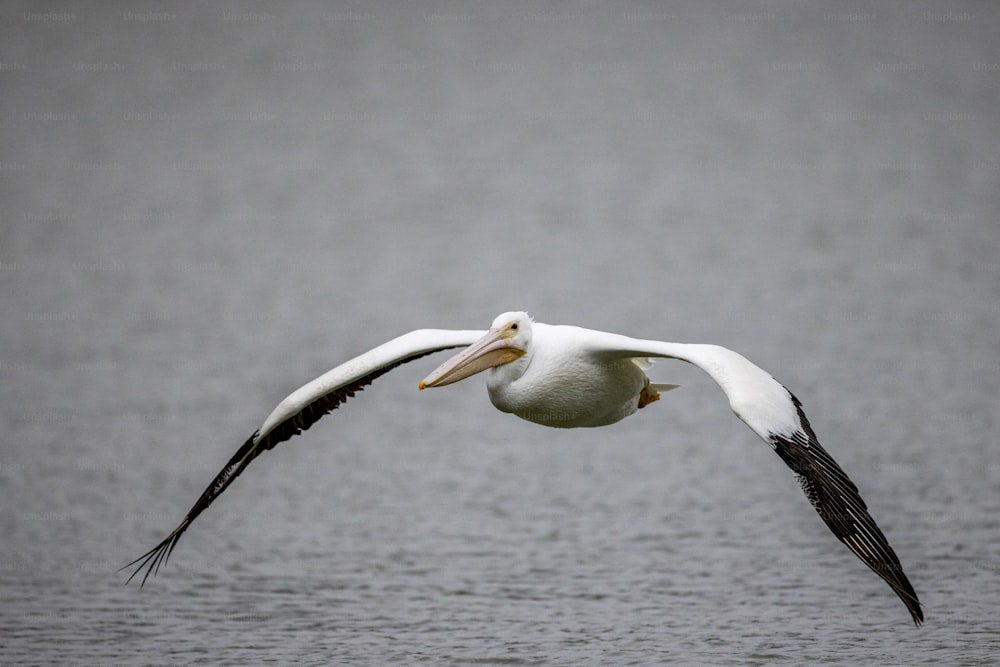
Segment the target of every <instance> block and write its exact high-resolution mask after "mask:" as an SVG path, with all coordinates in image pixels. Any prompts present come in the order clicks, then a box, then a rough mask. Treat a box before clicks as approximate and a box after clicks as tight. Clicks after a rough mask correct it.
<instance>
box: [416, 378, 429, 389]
mask: <svg viewBox="0 0 1000 667" xmlns="http://www.w3.org/2000/svg"><path fill="white" fill-rule="evenodd" d="M426 386H427V385H426V384H424V382H423V381H422V380H421V382H420V384H419V385H417V388H418V389H419V390H420V391H423V390H424V387H426Z"/></svg>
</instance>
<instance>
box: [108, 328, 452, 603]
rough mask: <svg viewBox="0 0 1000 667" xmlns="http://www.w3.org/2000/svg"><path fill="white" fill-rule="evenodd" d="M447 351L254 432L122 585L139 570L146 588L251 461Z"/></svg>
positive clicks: (364, 380) (381, 371) (369, 378)
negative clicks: (371, 388) (187, 532)
mask: <svg viewBox="0 0 1000 667" xmlns="http://www.w3.org/2000/svg"><path fill="white" fill-rule="evenodd" d="M449 347H460V346H457V345H448V346H445V347H442V348H439V349H432V350H427V351H422V352H416V353H414V354H411V355H410V356H408V357H406V358H404V359H400V360H398V361H394V362H392V363H390V364H386V365H385V366H382V367H380V368H376V369H375V370H373V371H372V372H371V373H368V374H367V375H365V376H363V377H360V378H358V379H357V380H355V381H353V382H350V383H347V384H345V385H343V386H341V387H338V388H336V389H334V390H333V391H331V392H330V393H328V394H325V395H323V396H320V397H318V398H317V399H316V400H314V401H313V402H312V403H310V404H308V405H306V406H305V407H304V408H303V409H302V410H301V411H300V412H298V413H296V414H294V415H291V416H290V417H288V418H287V419H286V420H285V421H283V422H281V423H280V424H278V425H277V426H275V427H274V428H273V429H271V431H270V432H268V433H267V434H265V435H264V436H263V437H261V436H260V432H259V431H254V434H253V435H251V436H250V437H249V438H248V439H247V441H246V442H244V443H243V446H242V447H240V448H239V450H237V452H236V454H234V455H233V456H232V458H230V459H229V462H228V463H226V465H225V466H223V468H222V470H221V471H219V474H217V475H216V476H215V479H214V480H212V483H211V484H209V485H208V488H206V489H205V490H204V492H202V494H201V497H200V498H198V501H197V502H196V503H195V504H194V506H193V507H192V508H191V509H190V510H189V511H188V513H187V516H185V517H184V520H183V521H182V522H181V524H180V525H179V526H177V528H175V529H174V531H173V532H172V533H170V535H168V536H167V537H166V539H164V540H163V541H162V542H160V543H159V544H157V545H156V546H155V547H153V548H152V549H150V550H149V551H147V552H146V553H144V554H143V555H141V556H139V557H138V558H136V559H135V560H134V561H132V562H131V563H129V564H128V565H125V566H123V567H122V568H120V569H119V572H120V571H121V570H125V569H128V568H130V567H132V566H133V565H136V564H137V563H138V566H137V567H136V568H135V570H134V571H133V572H132V574H131V575H130V576H129V578H128V579H127V580H126V581H125V584H126V585H128V583H129V582H131V581H132V580H133V579H134V578H135V577H136V575H138V574H139V572H141V571H142V570H143V569H145V570H146V573H145V574H144V575H143V577H142V581H141V582H140V584H139V588H142V587H143V586H144V585H145V584H146V580H147V579H149V576H150V575H153V576H156V573H157V572H159V570H160V566H161V565H166V563H167V559H169V558H170V554H171V553H172V552H173V550H174V547H175V546H177V541H178V540H180V537H181V535H182V534H183V533H184V531H185V530H187V527H188V526H189V525H190V524H191V522H192V521H194V520H195V518H196V517H197V516H198V515H199V514H201V513H202V512H203V511H205V509H207V508H208V506H209V505H211V504H212V502H213V501H214V500H215V499H216V498H218V497H219V496H220V495H221V494H222V492H223V491H225V490H226V488H228V487H229V485H230V484H232V483H233V480H235V479H236V478H237V477H239V475H240V473H242V472H243V471H244V470H245V469H246V467H247V466H248V465H250V462H251V461H253V460H254V459H255V458H257V457H258V456H260V455H261V454H262V453H264V452H266V451H268V450H270V449H273V448H274V446H275V445H277V444H278V443H281V442H284V441H285V440H288V439H289V438H291V437H293V436H296V435H298V434H300V433H302V431H305V430H306V429H308V428H309V427H310V426H312V425H313V424H315V423H316V422H317V421H319V420H320V418H322V417H323V416H324V415H326V414H329V413H330V412H331V411H333V410H335V409H336V408H337V407H338V406H339V405H340V404H341V403H343V402H344V401H346V400H347V399H348V398H350V397H352V396H354V394H355V393H357V392H359V391H362V390H363V389H364V388H365V386H366V385H369V384H371V383H372V382H374V381H375V380H376V379H378V378H379V377H381V376H383V375H385V374H386V373H388V372H389V371H391V370H393V369H394V368H398V367H399V366H401V365H403V364H405V363H408V362H411V361H414V360H415V359H420V358H421V357H425V356H427V355H428V354H432V353H434V352H438V351H439V350H441V349H447V348H449Z"/></svg>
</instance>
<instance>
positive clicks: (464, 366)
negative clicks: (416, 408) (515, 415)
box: [420, 331, 524, 389]
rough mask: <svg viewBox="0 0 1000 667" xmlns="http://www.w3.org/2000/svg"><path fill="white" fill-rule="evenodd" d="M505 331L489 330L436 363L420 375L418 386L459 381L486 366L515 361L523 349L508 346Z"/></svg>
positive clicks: (508, 339)
mask: <svg viewBox="0 0 1000 667" xmlns="http://www.w3.org/2000/svg"><path fill="white" fill-rule="evenodd" d="M507 333H508V332H506V331H491V332H489V333H488V334H486V335H485V336H483V337H482V338H480V339H479V340H478V341H476V342H475V343H473V344H472V345H470V346H469V347H467V348H465V349H464V350H462V351H461V352H459V353H458V354H456V355H455V356H454V357H452V358H451V359H449V360H448V361H446V362H444V363H443V364H441V365H440V366H438V367H437V368H436V369H435V370H434V371H433V372H432V373H431V374H430V375H428V376H427V377H425V378H424V379H423V381H422V382H421V383H420V388H421V389H424V388H426V387H443V386H445V385H446V384H451V383H453V382H458V381H459V380H464V379H465V378H467V377H469V376H471V375H475V374H476V373H480V372H482V371H485V370H486V369H487V368H493V367H494V366H500V365H501V364H506V363H509V362H511V361H514V360H515V359H517V358H518V357H520V356H521V355H523V354H524V350H519V349H518V348H516V347H513V346H511V339H510V338H509V336H508V335H505V334H507Z"/></svg>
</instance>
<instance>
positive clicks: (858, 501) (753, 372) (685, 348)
mask: <svg viewBox="0 0 1000 667" xmlns="http://www.w3.org/2000/svg"><path fill="white" fill-rule="evenodd" d="M585 338H586V340H587V341H588V345H589V347H590V348H591V351H592V353H593V354H595V355H596V356H598V357H599V358H601V359H605V360H607V359H620V358H623V357H665V358H671V359H679V360H681V361H686V362H688V363H691V364H694V365H695V366H697V367H699V368H701V369H702V370H704V371H705V372H707V373H708V374H709V375H711V376H712V379H714V380H715V381H716V382H717V383H718V384H719V386H721V387H722V389H723V391H725V392H726V396H727V397H728V398H729V404H730V406H731V407H732V409H733V412H735V413H736V415H737V416H738V417H739V418H740V419H742V420H743V421H744V422H745V423H746V424H747V426H749V427H750V428H751V429H752V430H753V431H754V432H755V433H756V434H757V435H759V436H760V437H761V438H762V439H763V440H764V442H766V443H767V444H769V445H770V446H771V448H772V449H774V451H775V452H776V453H777V454H778V456H779V457H781V460H782V461H784V462H785V463H786V464H787V465H788V467H789V468H791V469H792V472H793V473H795V476H796V478H797V479H798V481H799V484H800V485H801V486H802V490H803V491H804V492H805V494H806V497H807V498H808V499H809V502H810V503H812V505H813V507H815V508H816V511H817V512H818V513H819V515H820V517H821V518H822V519H823V521H824V522H826V525H827V526H829V528H830V530H831V531H832V532H833V534H834V535H836V536H837V539H838V540H840V541H841V542H843V543H844V544H845V545H847V548H848V549H850V550H851V551H852V552H854V554H855V555H856V556H857V557H858V558H860V559H861V561H862V562H864V564H865V565H867V566H868V567H870V568H871V569H872V570H873V571H874V572H875V573H876V574H878V575H879V576H880V577H882V579H884V580H885V581H886V583H887V584H889V586H890V587H892V590H893V591H895V592H896V595H898V596H899V598H900V599H901V600H902V601H903V604H905V605H906V608H907V610H909V612H910V615H911V616H912V617H913V622H914V623H916V624H917V625H920V623H921V622H923V620H924V614H923V611H922V610H921V608H920V601H919V600H918V599H917V594H916V592H915V591H914V590H913V586H912V585H910V581H909V580H908V579H907V578H906V574H905V573H904V572H903V567H902V565H900V563H899V558H897V557H896V553H895V552H894V551H893V550H892V547H891V546H889V541H888V540H887V539H886V537H885V535H884V534H882V531H881V530H880V529H879V527H878V525H877V524H876V523H875V519H873V518H872V517H871V515H870V514H869V513H868V507H867V505H865V501H864V500H862V498H861V495H860V494H859V493H858V487H857V486H855V484H854V482H852V481H851V479H850V478H849V477H848V476H847V473H845V472H844V470H843V469H842V468H841V467H840V466H839V465H838V464H837V462H836V461H834V460H833V457H831V456H830V455H829V454H828V453H827V451H826V450H825V449H823V447H822V446H821V445H820V444H819V441H818V440H817V439H816V434H815V432H814V431H813V429H812V426H810V424H809V420H808V419H806V415H805V413H804V412H803V411H802V404H801V403H800V402H799V399H797V398H796V397H795V396H794V395H793V394H792V393H791V392H790V391H788V389H786V388H785V387H784V386H782V385H781V383H779V382H778V381H777V380H775V379H774V378H773V377H771V375H769V374H768V373H767V372H766V371H764V370H763V369H761V368H760V367H758V366H756V365H754V364H753V363H751V362H750V361H749V360H747V359H746V358H744V357H743V356H742V355H740V354H738V353H736V352H733V351H732V350H729V349H727V348H724V347H719V346H717V345H686V344H680V343H665V342H660V341H649V340H636V339H633V338H628V337H626V336H618V335H615V334H606V333H603V332H596V331H595V332H588V335H587V336H586V337H585Z"/></svg>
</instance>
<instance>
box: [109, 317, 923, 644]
mask: <svg viewBox="0 0 1000 667" xmlns="http://www.w3.org/2000/svg"><path fill="white" fill-rule="evenodd" d="M465 346H468V347H466V349H465V350H463V351H461V352H460V353H459V354H457V355H455V356H454V357H452V358H451V359H449V360H448V361H446V362H445V363H444V364H442V365H441V366H439V367H438V368H437V369H436V370H434V372H432V373H431V374H430V375H428V376H427V377H426V378H424V380H423V382H421V383H420V388H421V389H424V388H426V387H440V386H444V385H447V384H451V383H453V382H458V381H459V380H462V379H465V378H467V377H469V376H471V375H475V374H476V373H479V372H481V371H485V370H487V369H489V374H488V375H487V383H486V386H487V389H488V391H489V396H490V400H491V401H492V402H493V405H495V406H496V407H497V408H498V409H499V410H501V411H503V412H510V413H513V414H515V415H517V416H518V417H521V418H522V419H527V420H528V421H531V422H535V423H537V424H542V425H543V426H554V427H560V428H572V427H577V426H605V425H607V424H613V423H615V422H617V421H619V420H621V419H623V418H625V417H627V416H629V415H631V414H633V413H634V412H635V411H636V410H637V409H639V408H642V407H644V406H646V405H647V404H649V403H650V402H652V401H655V400H657V399H658V398H659V392H660V391H665V390H668V389H673V388H674V387H675V385H657V384H651V383H650V380H649V378H647V377H646V373H645V371H646V370H648V368H649V366H650V363H651V361H650V360H651V359H652V358H656V357H662V358H667V359H679V360H681V361H686V362H688V363H691V364H694V365H695V366H697V367H698V368H701V369H702V370H704V371H705V372H706V373H708V374H709V375H710V376H711V377H712V379H713V380H715V381H716V382H717V383H718V384H719V386H720V387H722V390H723V391H724V392H725V393H726V396H727V397H728V399H729V405H730V407H731V408H732V409H733V412H735V413H736V415H737V416H738V417H739V418H740V419H742V420H743V421H744V422H745V423H746V424H747V426H749V427H750V428H751V429H752V430H753V431H754V433H756V434H757V435H759V436H760V437H761V438H763V440H764V441H765V442H766V443H767V444H768V445H770V446H771V448H772V449H773V450H774V451H775V452H776V453H777V454H778V456H780V457H781V459H782V460H783V461H784V462H785V463H786V464H787V465H788V467H789V468H791V469H792V472H793V473H794V474H795V476H796V477H797V478H798V481H799V483H800V484H801V486H802V490H803V491H805V494H806V497H807V498H808V499H809V502H811V503H812V505H813V507H815V508H816V511H817V512H819V515H820V517H822V519H823V521H825V522H826V524H827V526H829V527H830V530H831V531H833V534H834V535H836V536H837V539H839V540H840V541H841V542H843V543H844V544H845V545H847V548H848V549H850V550H851V551H852V552H854V554H855V555H856V556H857V557H858V558H860V559H861V560H862V561H863V562H864V563H865V565H867V566H868V567H870V568H871V569H872V570H873V571H874V572H875V573H876V574H878V575H879V576H880V577H882V579H884V580H885V581H886V582H887V583H888V584H889V586H891V587H892V590H893V591H895V592H896V595H898V596H899V597H900V599H901V600H902V601H903V603H904V604H905V605H906V608H907V609H908V610H909V612H910V614H911V616H912V617H913V621H914V623H916V624H917V625H919V624H920V623H921V622H922V621H923V611H922V610H921V608H920V601H919V600H918V599H917V594H916V592H914V590H913V587H912V586H911V585H910V582H909V580H908V579H907V578H906V575H905V574H904V573H903V568H902V566H901V565H900V563H899V559H898V558H897V557H896V554H895V552H894V551H893V550H892V547H890V546H889V542H888V540H886V538H885V535H883V534H882V531H881V530H880V529H879V527H878V526H877V525H876V524H875V520H874V519H872V517H871V515H870V514H869V513H868V508H867V506H866V505H865V502H864V500H862V499H861V496H860V495H859V494H858V488H857V487H856V486H855V485H854V483H853V482H852V481H851V480H850V479H849V478H848V476H847V474H846V473H845V472H844V471H843V470H842V469H841V467H840V466H839V465H837V462H836V461H834V460H833V458H832V457H831V456H830V455H829V454H828V453H827V452H826V450H825V449H823V447H821V446H820V444H819V442H818V441H817V439H816V434H815V433H814V432H813V429H812V427H811V426H810V425H809V421H808V420H807V419H806V416H805V413H803V411H802V404H801V403H800V402H799V400H798V399H797V398H796V397H795V396H794V395H792V393H791V392H789V391H788V390H787V389H785V387H784V386H782V385H781V384H780V383H779V382H778V381H777V380H775V379H774V378H773V377H771V376H770V375H769V374H768V373H767V372H765V371H764V370H762V369H761V368H759V367H757V366H755V365H754V364H752V363H751V362H750V361H748V360H747V359H746V358H744V357H743V356H742V355H740V354H737V353H736V352H733V351H732V350H729V349H726V348H724V347H719V346H717V345H697V344H694V345H691V344H681V343H665V342H661V341H655V340H639V339H635V338H629V337H627V336H620V335H617V334H611V333H605V332H603V331H594V330H591V329H581V328H579V327H572V326H552V325H548V324H541V323H538V322H533V321H532V320H531V318H530V317H529V316H528V315H527V313H523V312H509V313H503V314H502V315H500V316H498V317H497V318H496V319H495V320H494V321H493V324H492V325H491V326H490V328H489V331H486V332H483V331H450V330H444V329H420V330H417V331H411V332H410V333H408V334H404V335H402V336H400V337H398V338H394V339H393V340H391V341H389V342H388V343H385V344H384V345H380V346H378V347H376V348H375V349H373V350H370V351H368V352H366V353H364V354H362V355H361V356H359V357H355V358H354V359H351V360H350V361H348V362H346V363H344V364H341V365H340V366H337V367H336V368H334V369H333V370H331V371H329V372H327V373H325V374H324V375H321V376H320V377H318V378H316V379H315V380H313V381H312V382H310V383H308V384H306V385H304V386H303V387H301V388H299V389H297V390H296V391H294V392H292V393H291V394H290V395H289V396H288V397H287V398H285V400H283V401H281V403H280V404H278V407H276V408H275V409H274V410H273V411H272V412H271V414H270V415H269V416H268V417H267V419H265V420H264V423H263V424H262V425H261V427H260V428H259V429H257V431H255V432H254V434H253V435H252V436H250V439H248V440H247V441H246V443H244V445H243V446H242V447H240V449H239V451H237V452H236V454H235V455H234V456H233V457H232V458H231V459H230V460H229V462H228V463H227V464H226V465H225V466H224V467H223V468H222V471H221V472H219V474H218V475H217V476H216V477H215V479H214V480H212V483H211V484H209V485H208V488H207V489H205V491H204V493H202V494H201V497H200V498H198V501H197V502H196V503H195V504H194V506H193V507H192V508H191V509H190V511H188V513H187V516H185V517H184V520H183V521H181V523H180V525H178V526H177V528H175V529H174V530H173V532H172V533H170V534H169V535H168V536H167V537H166V539H164V540H163V541H162V542H160V543H159V544H158V545H156V546H155V547H153V548H152V549H151V550H149V551H148V552H146V553H145V554H143V555H142V556H140V557H139V558H137V559H136V560H134V561H132V562H131V563H129V564H128V565H126V566H125V567H126V568H127V567H131V566H133V565H136V568H135V571H134V572H132V575H131V576H130V577H129V579H128V581H131V580H132V579H133V578H134V577H135V576H136V575H137V574H138V573H139V572H141V571H142V570H143V569H145V570H146V573H145V575H144V576H143V578H142V583H143V584H145V583H146V579H148V578H149V575H150V574H153V573H155V572H157V571H158V570H159V567H160V565H161V564H164V563H165V562H166V560H167V558H168V557H169V556H170V553H171V552H172V551H173V548H174V547H175V546H176V544H177V540H179V539H180V537H181V535H182V534H183V533H184V531H185V530H187V528H188V526H190V525H191V522H192V521H194V520H195V518H197V516H198V515H199V514H201V513H202V512H203V511H204V510H205V509H206V508H207V507H208V506H209V505H211V504H212V501H214V500H215V499H216V498H217V497H218V496H219V495H220V494H221V493H222V492H223V491H225V490H226V488H227V487H228V486H229V485H230V484H231V483H232V482H233V480H234V479H236V477H237V476H239V474H240V473H242V472H243V471H244V470H245V469H246V467H247V466H248V465H249V464H250V462H251V461H253V460H254V459H255V458H257V456H259V455H260V454H261V453H262V452H265V451H267V450H269V449H271V448H273V447H274V446H275V445H277V444H278V443H279V442H283V441H285V440H288V439H289V438H291V437H292V436H294V435H298V434H299V433H301V432H302V431H303V430H305V429H307V428H309V427H310V426H312V425H313V424H314V423H315V422H316V421H317V420H318V419H319V418H320V417H322V416H323V415H325V414H327V413H329V412H330V411H331V410H333V409H334V408H336V407H337V406H339V405H340V404H341V403H342V402H344V401H345V400H346V399H347V398H349V397H351V396H353V395H354V393H355V392H357V391H360V390H361V389H363V388H364V387H365V385H368V384H370V383H371V382H372V381H374V380H375V379H376V378H378V377H379V376H381V375H384V374H385V373H388V372H389V371H391V370H392V369H394V368H396V367H397V366H400V365H401V364H405V363H407V362H410V361H413V360H414V359H419V358H420V357H423V356H425V355H428V354H431V353H433V352H438V351H440V350H445V349H449V348H456V347H465ZM123 569H124V568H123Z"/></svg>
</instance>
